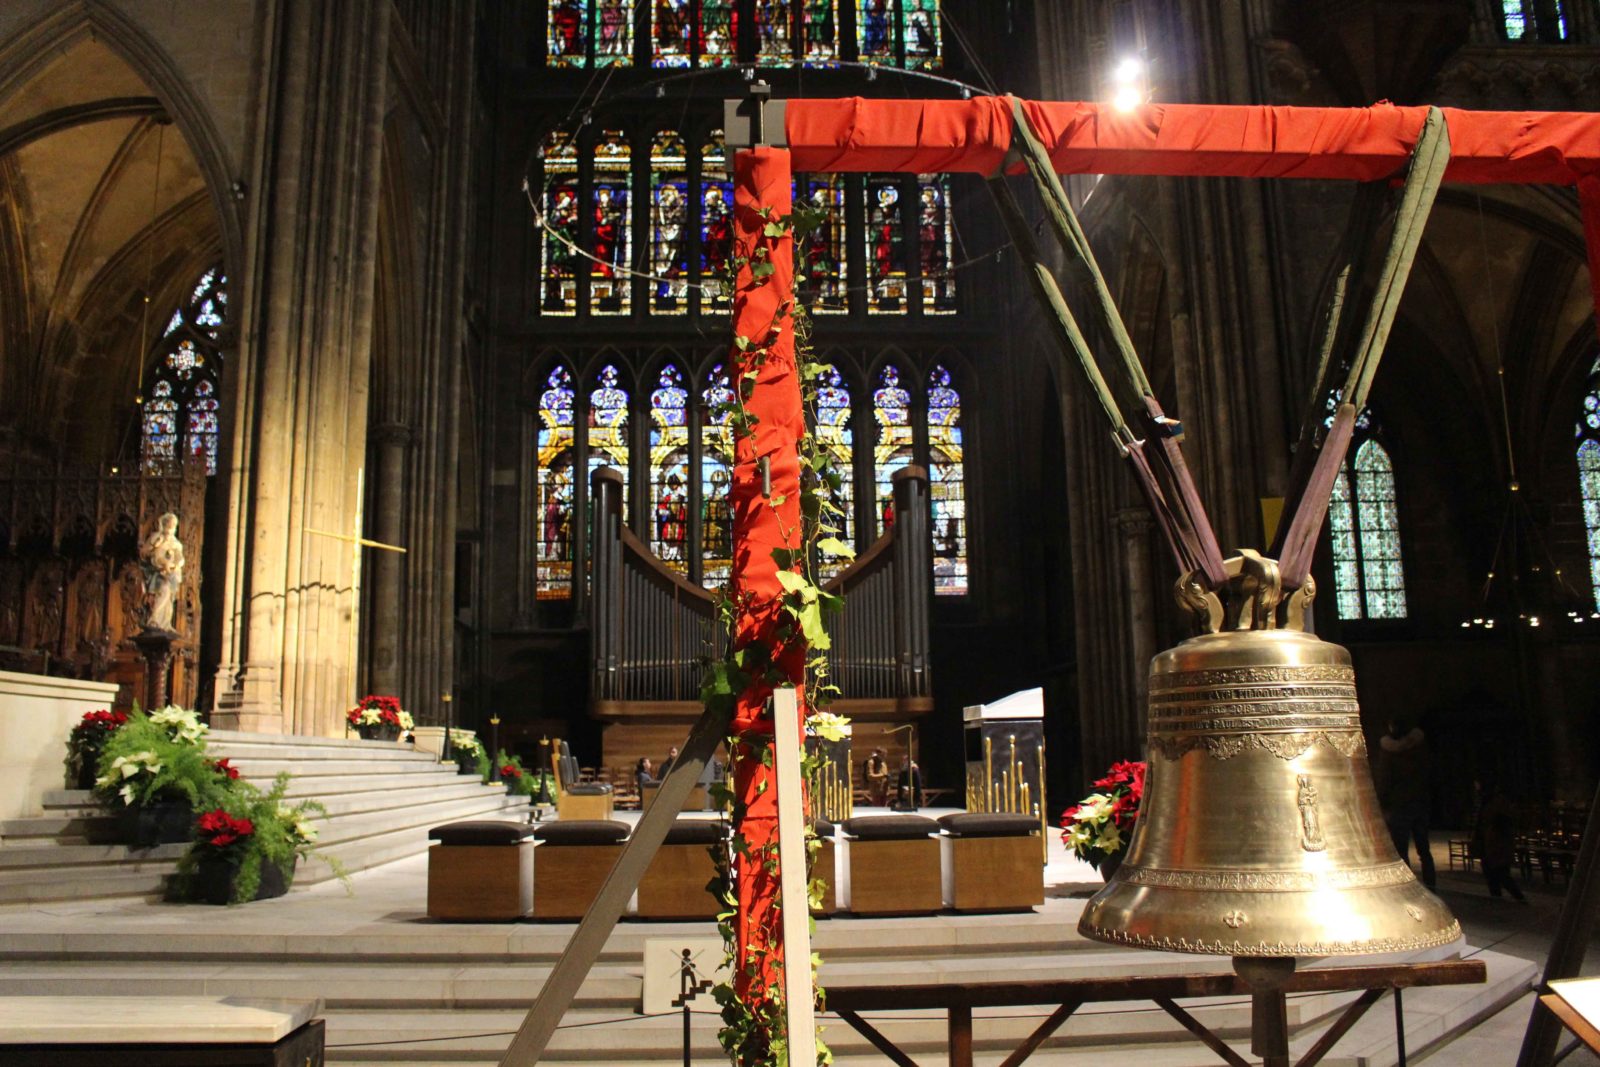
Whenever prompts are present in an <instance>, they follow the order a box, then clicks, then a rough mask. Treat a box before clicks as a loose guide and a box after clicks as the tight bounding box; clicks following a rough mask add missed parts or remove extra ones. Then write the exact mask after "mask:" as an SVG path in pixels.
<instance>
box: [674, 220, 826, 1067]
mask: <svg viewBox="0 0 1600 1067" xmlns="http://www.w3.org/2000/svg"><path fill="white" fill-rule="evenodd" d="M760 215H761V217H762V219H763V226H762V232H761V234H760V237H759V238H758V239H757V240H756V241H755V242H754V243H753V245H752V246H750V247H748V248H735V249H734V255H732V256H730V257H729V262H728V265H727V278H726V284H725V291H728V292H732V291H733V288H734V280H735V279H736V278H737V277H738V275H739V273H740V272H741V271H742V270H743V269H744V268H745V267H749V270H750V280H749V283H748V284H749V285H751V286H763V285H768V284H771V279H772V276H773V274H774V273H775V271H776V264H775V263H774V261H773V253H774V250H775V249H776V248H777V247H778V244H779V243H780V242H781V241H782V239H783V238H785V237H791V238H793V239H794V247H795V248H796V249H799V248H801V247H803V243H804V240H805V238H806V237H807V236H808V235H809V234H811V233H814V232H816V230H817V229H818V228H819V227H821V226H822V225H824V224H825V223H826V221H827V218H828V211H827V209H826V208H824V207H821V206H817V205H811V204H804V203H802V204H797V205H795V206H794V208H793V210H792V211H791V213H790V214H788V215H783V216H779V215H777V214H776V213H775V212H774V211H773V210H772V209H770V208H765V209H762V210H761V211H760ZM796 266H797V268H798V266H799V263H798V259H797V263H796ZM797 272H798V271H797ZM786 328H787V329H789V330H791V331H792V336H793V342H794V358H795V367H796V369H797V371H798V374H799V379H800V389H801V400H802V404H803V406H804V408H805V411H806V416H807V417H806V420H805V427H804V429H803V431H802V432H801V434H800V437H799V441H798V448H799V460H800V501H799V505H800V507H799V511H800V529H799V530H798V531H796V530H793V529H783V530H782V533H783V535H784V537H783V540H784V543H785V544H797V545H798V547H797V548H792V549H790V548H777V549H774V550H773V553H772V558H773V562H775V563H776V564H777V566H778V574H777V579H778V582H779V584H780V585H781V586H782V587H783V594H782V597H781V600H780V603H781V605H782V609H783V617H782V619H781V621H780V623H779V625H778V626H777V627H776V629H775V631H774V632H773V634H772V641H771V643H759V642H758V643H751V644H749V645H745V646H743V647H734V643H733V641H732V640H730V641H729V642H728V645H729V649H728V652H727V654H726V655H725V656H723V657H722V658H720V659H715V658H713V659H711V660H710V661H709V662H708V663H707V665H706V670H705V675H704V678H703V681H702V685H701V693H700V696H701V701H702V703H703V704H705V706H707V707H708V708H709V707H715V706H717V705H719V704H720V705H722V706H723V707H722V710H725V711H727V712H728V713H729V714H730V717H731V714H732V711H733V706H734V704H735V703H736V702H737V700H738V696H739V694H740V693H742V692H744V691H745V690H746V689H747V688H749V687H750V686H751V685H752V684H754V683H757V682H763V683H765V684H766V685H769V686H774V687H776V686H783V685H788V684H790V678H789V677H788V675H787V673H786V672H785V671H784V670H783V668H782V666H781V664H782V663H784V662H786V661H787V659H788V657H787V653H789V652H791V651H793V650H794V649H795V648H796V647H797V646H799V645H803V646H804V647H805V648H806V649H807V650H808V651H807V655H806V657H805V661H804V663H805V667H804V683H805V686H804V689H803V692H804V695H805V711H806V714H807V716H808V717H809V716H810V715H813V714H815V713H816V712H817V711H818V710H820V709H822V708H824V707H826V706H827V705H828V704H830V703H832V702H833V700H834V699H835V698H836V697H837V696H838V695H839V689H838V687H837V686H835V685H834V684H832V683H831V682H830V681H829V679H828V658H827V650H828V647H829V636H828V632H827V628H826V622H825V620H826V618H827V617H828V616H829V615H832V614H835V613H837V612H838V611H839V610H840V609H842V608H843V606H844V599H843V597H840V596H836V595H834V594H831V593H828V592H826V591H825V590H824V589H823V588H822V585H821V583H820V580H819V574H818V565H819V561H820V558H821V555H822V554H823V553H826V554H828V555H829V556H831V557H834V558H845V559H848V558H850V557H851V556H853V555H854V553H853V551H852V550H851V549H850V547H849V546H848V545H846V544H845V543H844V542H843V541H842V540H841V538H840V536H839V535H840V532H841V526H840V519H841V517H842V516H843V510H842V509H841V508H840V506H839V502H838V494H839V490H840V488H841V486H842V485H843V478H842V476H841V474H840V473H839V471H838V470H837V469H836V468H835V467H834V465H833V457H832V455H831V454H830V452H829V450H828V448H827V447H826V445H825V444H823V443H821V442H820V441H819V440H818V438H817V435H816V432H815V429H814V428H815V426H816V413H817V394H818V382H819V381H821V379H822V375H823V371H824V365H823V364H820V363H817V362H815V361H814V360H813V359H812V345H811V332H812V324H811V316H810V314H809V312H808V310H807V308H806V307H805V305H804V303H803V302H801V301H800V300H797V299H795V298H794V297H793V296H791V297H790V298H788V299H786V300H784V301H782V302H780V304H779V306H778V308H777V310H776V312H775V313H774V315H773V318H772V320H771V321H770V322H769V323H767V324H766V326H765V328H763V329H762V330H759V331H757V333H756V335H755V336H745V335H742V334H741V335H739V336H736V337H735V338H734V345H735V347H736V348H737V349H738V350H739V353H740V367H739V372H738V381H737V382H736V383H732V384H733V385H734V387H733V388H732V389H731V390H730V393H731V394H732V399H731V400H730V401H728V402H727V403H726V404H723V405H720V406H719V408H718V410H717V411H716V412H715V414H716V415H717V416H718V417H723V416H725V417H726V418H727V420H728V424H729V427H730V430H731V432H732V436H733V440H734V442H735V444H736V446H737V442H738V441H740V440H742V439H745V438H748V437H751V436H753V435H754V434H755V432H756V426H757V423H758V421H759V420H758V419H757V417H756V416H755V414H754V413H752V412H751V411H750V410H749V408H748V407H747V406H746V405H747V403H748V401H749V400H750V397H751V395H752V394H753V391H754V388H755V383H756V380H757V378H758V377H759V375H760V372H761V370H762V368H763V367H764V366H765V365H766V362H767V360H768V358H769V357H770V356H771V353H772V351H773V345H774V344H775V343H776V342H777V341H778V340H779V338H780V337H781V336H782V331H783V330H784V329H786ZM785 502H786V497H785V495H784V494H775V495H773V496H770V497H768V498H767V500H766V503H767V504H768V505H769V506H771V507H773V508H777V507H778V506H780V505H782V504H783V503H785ZM797 535H798V536H797ZM716 603H717V616H718V618H717V621H718V625H719V626H721V627H723V630H724V632H725V633H728V634H730V635H731V634H732V633H733V632H734V624H735V622H736V620H737V619H738V618H739V617H740V615H741V614H742V613H743V612H744V611H746V610H748V609H749V608H750V607H752V604H751V603H750V602H749V600H748V598H745V599H744V600H743V602H741V601H740V600H738V599H735V598H734V597H733V596H731V595H730V594H729V592H728V591H727V589H723V590H720V591H719V593H718V596H717V602H716ZM727 745H728V752H729V761H730V766H729V775H728V781H732V780H734V778H735V776H736V775H737V773H738V770H739V765H740V762H741V761H743V760H747V759H755V760H759V761H760V763H761V765H762V766H763V767H767V768H771V767H772V766H773V749H772V739H771V734H770V732H753V733H750V734H747V735H744V736H737V737H730V738H728V741H727ZM816 763H817V761H816V759H815V758H814V757H812V756H806V757H805V758H804V759H803V761H802V764H801V776H802V780H805V781H809V780H812V779H813V778H814V776H815V773H816V770H817V766H816ZM765 788H766V782H765V781H763V782H762V783H761V784H760V785H759V786H758V789H759V790H761V791H764V790H765ZM712 792H713V800H714V801H715V804H716V807H717V808H718V810H720V811H723V812H725V813H727V815H726V817H727V818H729V819H730V820H731V823H732V827H731V833H729V834H728V835H726V837H725V840H726V842H727V844H726V845H717V846H713V848H712V855H713V857H714V858H715V859H716V861H717V874H716V877H715V878H714V879H713V881H712V883H711V885H710V886H709V887H708V888H709V889H711V891H712V892H713V893H715V894H716V896H717V898H718V900H719V901H720V903H721V907H720V908H719V913H718V916H717V929H718V931H719V932H720V933H721V935H722V939H723V943H724V946H725V949H726V954H727V955H726V960H725V963H726V969H727V972H728V974H729V975H730V976H731V978H732V980H731V981H729V982H724V983H722V984H720V985H718V986H717V987H716V988H715V989H714V990H713V991H712V992H713V996H714V997H715V998H716V1000H717V1003H718V1004H719V1005H721V1008H722V1028H721V1030H720V1031H719V1033H718V1037H719V1039H720V1041H721V1043H722V1047H723V1049H724V1050H725V1051H726V1052H727V1054H728V1057H729V1060H730V1062H731V1063H732V1064H733V1065H734V1067H790V1065H789V1055H788V1038H787V1034H786V1030H785V1016H784V1006H783V995H782V990H781V988H780V987H778V986H776V985H769V984H766V983H764V982H763V981H762V974H763V970H764V967H763V965H764V963H765V962H766V960H767V958H768V957H769V956H770V954H771V953H772V951H773V948H774V946H776V945H777V944H779V943H780V942H781V929H782V915H781V906H780V905H775V906H774V907H773V908H772V909H771V910H770V911H769V912H768V913H767V914H766V915H765V916H764V918H763V922H762V926H761V928H760V929H759V930H758V931H756V932H755V934H754V936H752V937H751V938H750V940H749V943H748V944H747V945H746V946H745V953H744V955H745V958H744V959H739V958H737V957H738V956H739V944H738V940H739V931H738V904H737V901H738V896H737V889H736V885H735V877H736V873H735V872H737V871H744V872H754V871H760V872H764V873H765V874H767V875H769V876H776V874H777V872H778V855H777V846H776V844H767V845H764V846H761V847H760V848H759V849H758V850H755V851H752V847H751V844H750V842H749V840H748V839H746V837H745V836H744V834H743V833H742V829H741V828H742V826H743V823H744V818H745V815H746V811H745V805H744V804H743V802H742V801H741V800H740V798H739V797H737V796H735V795H734V793H733V790H732V789H731V788H730V787H729V786H728V785H727V784H726V783H718V784H717V785H716V786H714V787H713V790H712ZM813 802H814V798H813V797H810V796H808V798H807V808H808V810H807V818H806V872H807V881H808V894H807V895H808V898H809V901H810V903H811V905H812V906H816V905H818V904H820V903H821V900H822V896H823V893H824V890H825V888H826V887H825V885H824V883H823V881H822V880H821V879H820V878H817V877H815V876H814V871H813V867H814V864H815V860H816V856H817V854H818V853H819V852H820V850H821V842H820V841H818V840H817V838H816V833H815V831H814V830H813V829H812V821H813V820H812V817H811V811H810V808H811V806H812V803H813ZM807 918H808V922H810V923H812V927H813V930H814V929H815V920H814V919H812V918H811V917H810V916H809V915H808V917H807ZM791 962H792V961H791ZM820 965H821V959H820V957H819V956H818V955H817V954H816V953H813V954H812V956H811V960H810V966H811V969H812V974H811V977H812V987H813V989H815V990H816V997H817V1002H816V1008H817V1010H818V1011H819V1012H820V1011H821V1010H822V1009H823V1007H824V994H823V990H822V988H821V986H820V985H818V984H817V981H816V979H817V970H818V968H819V967H820ZM740 976H742V977H743V979H744V981H745V984H746V985H747V988H748V992H747V995H746V996H744V997H740V996H739V995H738V994H737V992H736V990H735V985H736V984H738V983H739V981H740ZM832 1062H833V1054H832V1053H831V1052H830V1051H829V1050H828V1048H827V1046H826V1045H825V1044H824V1043H823V1041H822V1040H821V1037H820V1035H819V1036H818V1039H817V1064H818V1065H827V1064H831V1063H832ZM794 1067H800V1065H794Z"/></svg>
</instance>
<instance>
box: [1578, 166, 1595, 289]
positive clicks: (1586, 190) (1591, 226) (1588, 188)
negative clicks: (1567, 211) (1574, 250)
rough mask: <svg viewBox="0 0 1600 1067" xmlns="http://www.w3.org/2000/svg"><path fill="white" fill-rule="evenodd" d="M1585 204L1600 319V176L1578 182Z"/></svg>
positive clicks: (1586, 238)
mask: <svg viewBox="0 0 1600 1067" xmlns="http://www.w3.org/2000/svg"><path fill="white" fill-rule="evenodd" d="M1578 202H1579V203H1580V204H1581V205H1582V206H1583V241H1584V244H1585V245H1587V246H1588V249H1589V289H1590V291H1591V292H1593V293H1594V317H1595V319H1596V321H1600V177H1596V176H1594V175H1592V174H1591V175H1589V176H1588V177H1586V178H1584V179H1583V180H1582V181H1580V182H1579V183H1578Z"/></svg>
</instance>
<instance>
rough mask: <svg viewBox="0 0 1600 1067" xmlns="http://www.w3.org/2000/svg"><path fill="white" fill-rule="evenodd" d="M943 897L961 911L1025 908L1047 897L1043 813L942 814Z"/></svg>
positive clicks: (1034, 905) (940, 843)
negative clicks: (1038, 815) (1042, 827)
mask: <svg viewBox="0 0 1600 1067" xmlns="http://www.w3.org/2000/svg"><path fill="white" fill-rule="evenodd" d="M939 826H940V827H941V828H942V829H943V830H944V835H943V836H942V837H941V838H940V839H939V848H940V852H941V854H942V860H943V862H942V864H941V866H942V867H943V870H944V902H945V904H946V906H948V907H951V908H954V909H955V910H956V911H1025V910H1027V909H1029V908H1035V907H1038V906H1040V905H1042V904H1043V903H1044V848H1043V846H1042V843H1041V841H1040V838H1039V833H1040V830H1039V819H1038V817H1037V816H1033V815H1021V814H1018V813H1016V812H962V813H958V814H954V815H945V816H941V817H940V819H939Z"/></svg>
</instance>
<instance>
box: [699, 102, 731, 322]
mask: <svg viewBox="0 0 1600 1067" xmlns="http://www.w3.org/2000/svg"><path fill="white" fill-rule="evenodd" d="M732 255H733V172H732V171H731V170H730V169H729V168H728V152H727V149H726V148H725V147H724V146H723V142H722V131H721V130H712V131H711V136H710V137H709V138H708V139H707V140H706V144H705V148H704V149H702V151H701V153H700V284H701V290H700V306H701V307H702V308H703V309H705V310H708V311H725V310H727V308H728V294H729V289H728V287H727V284H726V282H727V272H728V261H729V259H730V258H731V257H732Z"/></svg>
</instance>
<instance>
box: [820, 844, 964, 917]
mask: <svg viewBox="0 0 1600 1067" xmlns="http://www.w3.org/2000/svg"><path fill="white" fill-rule="evenodd" d="M844 858H845V862H846V863H847V864H849V865H850V902H849V904H848V905H847V906H848V907H849V910H850V912H851V913H852V914H854V915H928V914H931V913H933V912H936V911H938V910H940V909H941V908H942V907H944V895H943V891H942V887H941V885H940V881H941V879H940V874H939V842H938V840H937V839H936V838H932V837H920V838H915V839H913V840H909V841H852V840H849V839H848V838H847V839H846V840H845V844H844Z"/></svg>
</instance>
